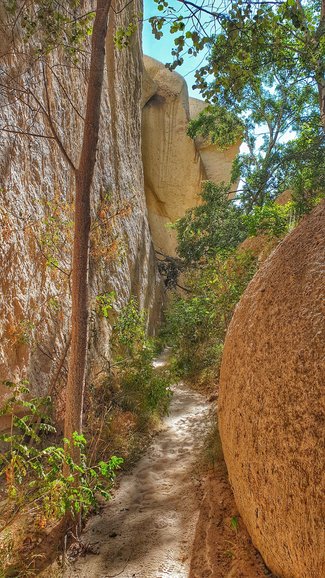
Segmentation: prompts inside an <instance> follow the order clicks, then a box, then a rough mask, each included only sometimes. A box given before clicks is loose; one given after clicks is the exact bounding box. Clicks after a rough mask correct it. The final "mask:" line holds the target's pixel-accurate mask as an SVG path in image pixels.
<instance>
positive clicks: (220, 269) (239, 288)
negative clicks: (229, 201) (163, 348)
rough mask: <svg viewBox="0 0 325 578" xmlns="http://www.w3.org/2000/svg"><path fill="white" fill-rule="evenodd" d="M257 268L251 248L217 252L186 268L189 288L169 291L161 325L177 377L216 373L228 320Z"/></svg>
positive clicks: (216, 375) (214, 377)
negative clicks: (182, 291)
mask: <svg viewBox="0 0 325 578" xmlns="http://www.w3.org/2000/svg"><path fill="white" fill-rule="evenodd" d="M255 270H256V258H255V257H254V256H253V255H252V253H251V252H249V251H246V252H244V251H236V252H233V253H231V254H230V255H228V257H226V256H222V255H216V256H215V257H214V258H211V259H210V260H208V261H207V263H206V264H205V265H204V266H202V267H200V268H196V269H190V271H189V272H188V275H187V278H186V280H185V283H186V285H187V287H188V288H189V292H188V293H187V294H186V295H179V294H177V293H175V294H174V295H173V297H172V299H171V302H170V304H169V307H168V309H167V311H166V321H165V325H164V328H163V337H164V339H165V342H166V343H167V344H168V345H169V346H170V347H171V348H172V351H173V356H174V369H175V371H176V373H177V374H178V375H183V376H184V375H185V376H189V377H194V376H195V377H197V376H198V374H199V373H201V374H202V373H203V374H205V376H206V378H208V375H209V370H210V373H211V377H213V379H216V378H217V377H218V374H219V367H220V362H221V357H222V350H223V342H224V338H225V334H226V331H227V328H228V325H229V322H230V320H231V317H232V314H233V311H234V308H235V306H236V303H237V302H238V301H239V299H240V296H241V294H242V292H243V291H244V289H245V288H246V286H247V284H248V282H249V281H250V279H251V278H252V276H253V274H254V272H255Z"/></svg>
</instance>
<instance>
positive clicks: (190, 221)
mask: <svg viewBox="0 0 325 578" xmlns="http://www.w3.org/2000/svg"><path fill="white" fill-rule="evenodd" d="M201 197H202V203H201V204H200V205H198V206H197V207H194V208H192V209H189V210H187V211H186V213H185V215H184V217H182V218H180V219H178V221H176V223H175V225H174V227H175V229H176V232H177V241H178V246H177V251H178V254H179V256H180V257H181V258H182V259H184V261H185V263H186V264H193V263H195V262H198V261H200V260H202V259H203V260H206V259H207V258H209V257H212V256H213V255H215V254H216V253H218V252H220V251H229V250H231V249H233V248H234V247H236V246H237V245H238V244H239V243H240V241H242V240H243V239H244V238H245V236H246V229H245V226H244V224H243V222H242V218H241V209H240V208H239V207H237V206H236V205H235V204H234V203H233V202H232V201H231V200H229V187H228V186H227V185H224V184H221V185H216V184H214V183H212V182H211V181H206V182H205V183H204V184H203V190H202V194H201Z"/></svg>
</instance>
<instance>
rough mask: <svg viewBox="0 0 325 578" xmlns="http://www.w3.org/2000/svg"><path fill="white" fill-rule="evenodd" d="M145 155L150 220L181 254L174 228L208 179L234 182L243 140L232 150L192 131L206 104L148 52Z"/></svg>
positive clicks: (157, 235)
mask: <svg viewBox="0 0 325 578" xmlns="http://www.w3.org/2000/svg"><path fill="white" fill-rule="evenodd" d="M144 65H145V82H144V90H143V99H142V102H143V113H142V156H143V166H144V177H145V191H146V198H147V206H148V213H149V223H150V228H151V232H152V237H153V242H154V245H155V248H156V249H157V250H159V251H161V252H163V253H164V254H167V255H175V250H176V235H175V231H173V230H171V229H170V228H168V224H170V223H174V222H175V221H176V220H177V219H179V218H180V217H182V216H183V215H184V213H185V211H186V209H189V208H191V207H194V206H196V205H197V204H198V203H199V202H200V192H201V185H202V181H203V180H204V179H210V180H213V181H215V182H221V181H228V180H229V177H230V172H231V164H232V161H233V159H234V158H235V156H236V154H237V153H238V148H239V144H238V145H235V146H233V147H231V148H230V149H229V151H219V150H218V149H217V147H216V146H215V145H212V144H209V143H206V142H204V141H203V140H200V139H196V141H193V140H192V139H191V138H190V137H189V136H187V127H188V123H189V121H190V119H191V117H192V118H193V117H195V116H196V115H197V114H198V113H199V112H200V111H201V110H202V109H203V108H204V107H205V106H206V105H205V103H204V102H202V101H200V100H198V99H194V98H193V99H192V98H190V99H189V97H188V90H187V85H186V82H185V79H184V78H183V77H182V76H180V75H179V74H177V73H176V72H171V71H169V70H167V69H166V68H165V66H164V64H163V63H162V62H158V61H157V60H155V59H153V58H150V57H148V56H145V57H144Z"/></svg>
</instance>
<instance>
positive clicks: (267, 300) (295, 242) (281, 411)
mask: <svg viewBox="0 0 325 578" xmlns="http://www.w3.org/2000/svg"><path fill="white" fill-rule="evenodd" d="M324 230H325V204H324V202H323V203H322V204H321V205H319V206H318V207H316V208H315V209H314V211H313V212H312V213H311V214H310V215H308V216H307V217H305V218H304V220H303V221H302V222H301V224H300V225H299V226H298V227H297V228H296V229H295V230H294V231H293V232H292V233H291V234H290V235H288V236H287V237H286V238H285V239H284V241H283V242H282V243H281V244H280V245H279V246H278V247H277V248H276V250H275V251H274V252H273V253H272V254H271V256H270V257H269V258H268V259H267V260H266V261H265V263H264V265H263V266H262V267H261V269H260V270H259V271H258V273H257V274H256V276H255V277H254V279H253V280H252V281H251V283H250V284H249V286H248V288H247V290H246V291H245V293H244V295H243V297H242V299H241V301H240V303H239V305H238V306H237V309H236V311H235V314H234V316H233V319H232V322H231V324H230V327H229V330H228V334H227V337H226V342H225V348H224V355H223V360H222V367H221V378H220V398H219V427H220V434H221V439H222V446H223V450H224V455H225V460H226V463H227V468H228V473H229V478H230V482H231V484H232V486H233V490H234V495H235V500H236V503H237V506H238V509H239V511H240V514H241V516H242V518H243V520H244V522H245V524H246V526H247V529H248V531H249V533H250V535H251V537H252V540H253V542H254V544H255V546H256V547H257V548H258V550H259V551H260V552H261V554H262V556H263V558H264V560H265V562H266V564H267V565H268V566H269V568H270V569H271V570H272V571H273V572H274V573H275V574H276V575H278V576H280V577H282V578H320V576H324V575H325V567H324V552H325V548H324V546H325V543H324V536H325V535H324V517H323V516H322V503H324V502H322V499H323V498H324V443H323V442H324V413H325V412H324V384H325V365H324V344H325V323H324V312H325V311H324V303H325V299H324V297H325V295H324V293H325V284H324V279H325V276H324V273H325V235H324Z"/></svg>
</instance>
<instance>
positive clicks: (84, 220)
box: [64, 0, 111, 459]
mask: <svg viewBox="0 0 325 578" xmlns="http://www.w3.org/2000/svg"><path fill="white" fill-rule="evenodd" d="M110 5H111V0H97V6H96V17H95V21H94V27H93V33H92V41H91V60H90V68H89V80H88V89H87V104H86V117H85V122H84V130H83V139H82V147H81V154H80V159H79V165H78V168H77V170H76V199H75V219H74V242H73V257H72V310H71V321H72V323H71V325H72V333H71V352H70V360H69V371H68V382H67V390H66V397H67V404H66V411H65V425H64V433H65V437H66V438H67V439H69V440H72V434H73V433H74V432H76V431H77V432H79V433H80V432H81V431H82V413H83V398H84V389H85V375H86V362H87V341H88V309H89V304H88V267H89V232H90V193H91V185H92V180H93V175H94V168H95V164H96V149H97V143H98V135H99V120H100V105H101V95H102V87H103V80H104V66H105V42H106V33H107V22H108V12H109V9H110ZM73 451H74V452H75V453H77V454H78V447H74V450H73ZM73 457H74V458H75V459H78V456H77V455H75V456H73Z"/></svg>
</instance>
